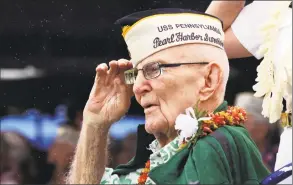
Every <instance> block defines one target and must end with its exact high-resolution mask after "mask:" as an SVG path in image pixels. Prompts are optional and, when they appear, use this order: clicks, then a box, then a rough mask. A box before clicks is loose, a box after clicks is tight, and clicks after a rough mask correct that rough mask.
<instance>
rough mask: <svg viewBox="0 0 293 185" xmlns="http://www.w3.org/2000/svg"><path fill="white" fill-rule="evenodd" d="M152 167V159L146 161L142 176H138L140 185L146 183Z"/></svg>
mask: <svg viewBox="0 0 293 185" xmlns="http://www.w3.org/2000/svg"><path fill="white" fill-rule="evenodd" d="M150 167H151V162H150V160H148V161H147V162H146V163H145V167H144V169H143V170H142V171H141V173H140V176H139V178H138V184H139V185H142V184H145V182H146V180H147V178H148V176H149V172H150Z"/></svg>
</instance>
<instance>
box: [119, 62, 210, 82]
mask: <svg viewBox="0 0 293 185" xmlns="http://www.w3.org/2000/svg"><path fill="white" fill-rule="evenodd" d="M190 64H200V65H204V64H208V62H192V63H173V64H160V63H159V62H151V63H148V64H146V65H144V66H143V67H142V69H137V68H133V69H130V70H127V71H125V72H124V77H125V83H126V84H134V82H135V79H136V77H137V75H138V72H139V71H142V72H143V75H144V77H145V78H146V79H147V80H150V79H154V78H157V77H159V76H160V75H161V74H162V73H163V68H166V67H179V66H181V65H190Z"/></svg>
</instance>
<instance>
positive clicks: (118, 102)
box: [83, 59, 133, 126]
mask: <svg viewBox="0 0 293 185" xmlns="http://www.w3.org/2000/svg"><path fill="white" fill-rule="evenodd" d="M109 66H110V69H109V68H108V66H107V64H105V63H103V64H100V65H98V66H97V68H96V77H95V82H94V85H93V88H92V90H91V93H90V96H89V99H88V101H87V104H86V106H85V109H84V112H83V119H84V121H83V122H88V123H90V124H96V126H99V124H104V126H105V125H106V126H111V124H113V123H114V122H116V121H118V120H119V119H120V118H121V117H123V116H124V115H125V113H126V112H127V111H128V109H129V107H130V102H131V97H132V95H133V92H132V86H129V85H126V84H125V80H124V71H125V70H127V69H130V68H132V64H131V62H129V61H128V60H125V59H120V60H118V61H111V62H110V63H109Z"/></svg>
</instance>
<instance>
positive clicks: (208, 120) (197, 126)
mask: <svg viewBox="0 0 293 185" xmlns="http://www.w3.org/2000/svg"><path fill="white" fill-rule="evenodd" d="M194 112H195V114H197V115H198V117H199V119H197V118H196V116H194V117H193V118H191V117H190V116H189V115H182V114H181V115H180V116H178V119H177V120H176V125H175V129H176V128H177V129H178V130H179V132H180V133H179V137H180V142H181V143H180V147H179V149H182V148H184V147H185V146H186V144H187V143H188V142H189V141H192V142H193V143H195V142H196V141H197V140H198V139H199V138H202V137H204V136H206V135H208V134H210V133H212V132H213V131H215V130H216V129H218V128H219V127H222V126H225V125H230V126H239V125H241V124H243V123H244V122H245V121H246V120H247V114H246V111H245V110H244V109H242V108H240V107H234V106H229V107H228V109H227V110H226V111H220V112H217V113H209V114H207V113H206V112H205V111H202V112H198V111H197V110H196V109H195V110H194ZM203 115H207V117H202V116H203ZM183 116H184V119H182V117H183ZM180 117H181V118H180ZM187 117H189V118H187ZM187 120H188V123H186V121H187ZM183 121H185V122H184V123H183ZM191 121H193V122H191ZM187 124H188V126H186V125H187ZM179 125H180V126H179ZM190 130H193V131H194V130H195V132H193V133H191V132H189V131H190ZM188 132H189V133H188Z"/></svg>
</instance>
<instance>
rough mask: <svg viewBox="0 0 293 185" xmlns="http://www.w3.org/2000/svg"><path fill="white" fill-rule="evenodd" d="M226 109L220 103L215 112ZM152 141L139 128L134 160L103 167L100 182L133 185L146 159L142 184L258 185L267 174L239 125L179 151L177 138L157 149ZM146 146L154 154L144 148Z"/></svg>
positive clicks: (142, 127)
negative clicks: (146, 175)
mask: <svg viewBox="0 0 293 185" xmlns="http://www.w3.org/2000/svg"><path fill="white" fill-rule="evenodd" d="M226 109H227V103H226V102H224V103H223V104H222V105H221V106H220V107H219V108H218V109H217V110H216V111H221V110H226ZM154 140H155V138H154V137H153V136H152V135H150V134H147V133H146V131H145V130H144V125H140V126H139V127H138V144H137V151H136V155H135V157H134V158H133V159H132V160H131V161H130V162H129V163H127V164H125V165H120V166H118V167H117V168H116V169H115V170H114V169H109V168H106V170H105V173H104V176H103V178H102V180H101V183H102V184H137V182H138V177H139V175H140V172H141V170H142V169H143V168H144V165H145V163H146V161H147V160H148V159H150V161H151V165H150V169H151V170H150V173H149V178H148V179H147V181H146V184H192V183H194V182H196V181H199V182H200V184H259V183H260V182H261V181H262V179H264V178H265V177H266V176H267V175H268V174H269V171H268V170H267V169H266V167H265V165H264V164H263V163H262V158H261V155H260V153H259V151H258V149H257V147H256V145H255V143H254V142H253V141H252V139H251V138H250V136H249V134H248V132H247V130H246V129H245V128H244V127H242V126H224V127H221V128H219V129H217V130H216V131H214V132H213V133H212V134H210V135H208V136H205V137H203V138H201V139H199V140H198V141H197V142H196V143H195V144H193V143H189V144H188V145H187V146H186V147H185V148H183V149H181V150H178V148H179V146H178V143H179V142H178V138H176V139H175V140H173V141H172V142H170V143H169V144H168V145H166V146H165V147H163V148H161V149H159V147H156V146H158V142H157V141H156V140H155V141H154ZM151 143H152V144H151ZM150 144H151V146H152V147H151V148H153V151H154V152H153V151H151V150H150V149H148V148H149V146H150Z"/></svg>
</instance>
